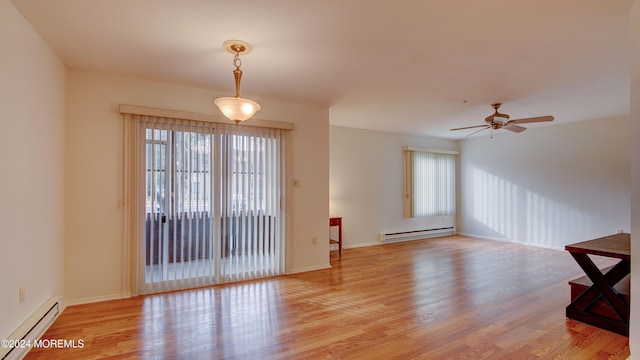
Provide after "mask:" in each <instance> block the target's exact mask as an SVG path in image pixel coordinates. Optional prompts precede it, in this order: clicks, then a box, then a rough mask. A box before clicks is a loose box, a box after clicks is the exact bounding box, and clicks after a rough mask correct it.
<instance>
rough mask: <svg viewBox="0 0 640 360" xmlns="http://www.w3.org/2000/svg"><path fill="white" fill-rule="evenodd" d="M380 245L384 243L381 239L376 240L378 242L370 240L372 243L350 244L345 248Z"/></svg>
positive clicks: (344, 247)
mask: <svg viewBox="0 0 640 360" xmlns="http://www.w3.org/2000/svg"><path fill="white" fill-rule="evenodd" d="M379 245H383V244H382V243H381V242H380V241H376V242H370V243H360V244H353V245H349V246H343V247H342V248H343V249H355V248H360V247H369V246H379Z"/></svg>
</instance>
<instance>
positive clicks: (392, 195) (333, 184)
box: [329, 126, 456, 248]
mask: <svg viewBox="0 0 640 360" xmlns="http://www.w3.org/2000/svg"><path fill="white" fill-rule="evenodd" d="M330 133H331V135H330V139H331V145H330V152H331V157H330V159H331V161H330V183H329V184H330V189H331V191H330V204H329V209H330V211H331V215H335V216H342V217H343V241H344V242H343V246H344V247H347V248H348V247H358V246H367V245H377V244H379V242H378V234H379V233H381V232H382V233H385V232H396V231H410V230H419V229H425V228H433V227H442V226H454V225H455V219H454V217H453V216H447V217H444V219H443V217H427V218H405V217H403V195H404V153H403V151H402V148H403V147H404V146H415V147H423V148H431V149H444V150H455V146H456V145H455V142H454V141H452V140H446V139H434V138H426V137H417V136H409V135H400V134H393V133H386V132H379V131H369V130H359V129H351V128H345V127H338V126H331V130H330ZM334 236H335V235H334ZM334 238H335V237H334Z"/></svg>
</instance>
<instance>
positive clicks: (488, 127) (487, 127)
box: [465, 125, 491, 137]
mask: <svg viewBox="0 0 640 360" xmlns="http://www.w3.org/2000/svg"><path fill="white" fill-rule="evenodd" d="M475 127H478V126H475ZM487 129H491V126H489V125H485V127H484V128H483V129H480V130H476V131H474V132H472V133H471V134H469V135H467V136H465V137H469V136H471V135H473V134H477V133H479V132H480V131H483V130H487Z"/></svg>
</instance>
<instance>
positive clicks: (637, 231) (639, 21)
mask: <svg viewBox="0 0 640 360" xmlns="http://www.w3.org/2000/svg"><path fill="white" fill-rule="evenodd" d="M630 16H631V18H630V19H631V54H632V55H631V122H632V126H631V138H632V140H631V178H632V187H631V288H632V289H640V0H636V1H634V3H633V7H632V9H631V14H630ZM637 294H640V293H639V292H637V291H634V296H632V297H631V321H630V324H631V325H630V329H629V347H630V348H631V354H632V357H633V358H634V359H640V296H635V295H637Z"/></svg>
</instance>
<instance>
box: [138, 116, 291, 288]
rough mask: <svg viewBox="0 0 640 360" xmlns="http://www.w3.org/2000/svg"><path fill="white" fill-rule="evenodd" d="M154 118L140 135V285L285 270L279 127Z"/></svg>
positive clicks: (170, 284)
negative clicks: (141, 208)
mask: <svg viewBox="0 0 640 360" xmlns="http://www.w3.org/2000/svg"><path fill="white" fill-rule="evenodd" d="M153 120H154V121H147V122H141V130H142V131H141V133H144V141H140V142H139V143H140V154H141V157H142V155H143V157H144V161H139V164H141V165H142V166H143V167H144V173H145V175H144V201H141V203H143V204H144V219H142V221H144V225H143V224H140V226H141V229H142V228H143V229H144V238H143V239H139V244H140V255H141V258H140V260H139V263H140V270H139V279H140V281H139V284H140V287H141V289H140V291H141V292H143V293H144V292H155V291H162V290H171V289H178V288H184V287H191V286H199V285H206V284H215V283H219V282H226V281H234V280H240V279H248V278H256V277H263V276H270V275H277V274H281V273H282V271H283V269H284V265H283V261H284V259H283V256H282V254H283V252H284V245H283V244H284V236H283V235H284V232H283V228H284V227H283V219H284V216H283V214H282V213H283V212H282V210H281V206H280V201H281V197H282V192H281V191H282V178H283V177H282V172H283V167H282V158H283V157H282V156H281V154H282V150H283V142H282V137H281V134H280V131H279V130H273V129H243V128H242V127H238V126H235V125H234V126H231V127H227V126H224V125H218V126H215V127H214V126H211V125H208V124H197V125H194V124H176V123H175V122H170V121H167V122H163V121H158V120H157V119H153ZM141 170H142V169H141ZM142 226H143V227H142ZM141 237H142V236H141Z"/></svg>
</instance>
